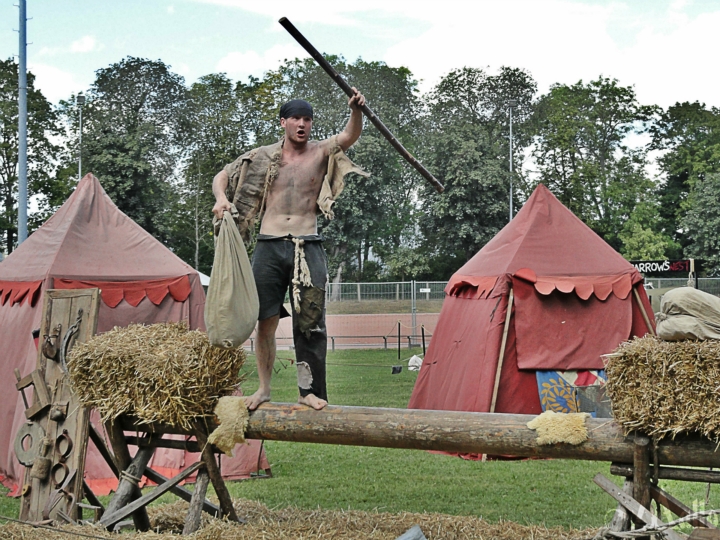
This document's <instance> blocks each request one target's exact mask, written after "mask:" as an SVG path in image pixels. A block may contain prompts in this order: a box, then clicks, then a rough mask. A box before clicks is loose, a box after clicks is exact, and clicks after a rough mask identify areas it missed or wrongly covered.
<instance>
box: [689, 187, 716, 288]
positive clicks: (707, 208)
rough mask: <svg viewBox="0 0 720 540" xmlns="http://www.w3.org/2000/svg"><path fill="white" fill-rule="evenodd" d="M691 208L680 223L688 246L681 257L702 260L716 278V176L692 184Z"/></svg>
mask: <svg viewBox="0 0 720 540" xmlns="http://www.w3.org/2000/svg"><path fill="white" fill-rule="evenodd" d="M690 198H691V204H690V205H689V207H688V211H687V213H686V214H685V216H684V218H683V220H682V223H681V224H682V226H683V227H684V228H685V230H686V231H687V238H688V240H689V242H690V243H689V245H688V246H687V247H686V248H685V254H686V255H687V256H689V257H693V258H696V259H702V260H703V261H704V262H705V269H706V270H707V271H708V273H709V274H710V275H715V276H717V275H719V274H720V235H718V231H720V173H710V174H706V175H704V176H703V177H702V178H699V179H697V180H696V182H695V185H694V188H693V191H692V193H691V196H690Z"/></svg>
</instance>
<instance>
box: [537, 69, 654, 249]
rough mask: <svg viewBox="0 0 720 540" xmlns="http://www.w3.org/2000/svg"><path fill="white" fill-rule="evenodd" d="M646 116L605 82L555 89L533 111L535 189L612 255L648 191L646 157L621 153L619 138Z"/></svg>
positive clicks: (629, 92)
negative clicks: (544, 190)
mask: <svg viewBox="0 0 720 540" xmlns="http://www.w3.org/2000/svg"><path fill="white" fill-rule="evenodd" d="M653 112H654V109H653V108H651V107H644V106H641V105H640V104H639V103H638V102H637V99H636V96H635V91H634V90H633V88H632V87H624V86H620V85H619V84H618V81H617V80H615V79H608V78H604V77H600V78H598V79H597V80H594V81H591V82H590V83H588V84H584V83H583V82H582V81H580V82H578V83H577V84H574V85H572V86H567V85H561V84H558V85H554V86H553V87H551V89H550V91H549V92H548V94H546V95H544V96H542V97H541V98H540V100H539V103H538V107H537V112H536V116H535V119H534V123H535V134H536V136H535V150H534V152H533V155H534V158H535V160H536V163H537V182H542V183H544V184H545V185H546V186H547V187H548V188H549V189H550V190H551V191H552V192H553V193H554V194H555V195H556V196H557V197H558V198H559V199H560V201H561V202H562V203H563V204H564V205H565V206H567V207H568V208H569V209H570V210H572V211H573V212H574V213H575V214H576V215H577V216H578V217H579V218H580V219H582V220H583V221H584V222H585V223H586V224H587V225H589V226H590V227H591V228H592V229H593V230H594V231H595V232H597V233H598V234H599V235H600V236H601V237H603V238H604V239H605V240H606V241H607V242H608V243H609V244H610V245H611V246H613V247H614V248H616V249H618V250H619V249H621V247H622V241H621V239H620V231H621V230H622V228H623V225H624V223H625V222H626V221H627V220H628V218H629V217H630V215H631V214H632V212H633V209H634V208H635V206H636V205H637V204H638V203H639V202H640V201H641V200H644V198H646V197H647V196H648V193H649V192H651V191H652V190H653V188H654V184H653V182H652V181H651V180H650V179H649V178H648V177H647V174H646V173H645V165H646V151H645V149H644V148H640V149H631V148H628V146H627V145H626V138H627V136H628V135H630V134H631V133H637V132H639V131H640V130H641V128H642V125H643V123H644V122H647V121H648V120H649V119H650V117H651V115H652V114H653Z"/></svg>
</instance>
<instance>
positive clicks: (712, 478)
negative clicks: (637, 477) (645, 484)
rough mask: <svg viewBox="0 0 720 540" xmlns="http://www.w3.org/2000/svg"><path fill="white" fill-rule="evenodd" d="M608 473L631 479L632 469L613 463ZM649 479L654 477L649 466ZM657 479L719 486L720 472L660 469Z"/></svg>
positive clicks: (675, 468)
mask: <svg viewBox="0 0 720 540" xmlns="http://www.w3.org/2000/svg"><path fill="white" fill-rule="evenodd" d="M610 472H611V473H612V474H614V475H615V476H625V477H632V475H633V467H632V465H628V464H626V463H613V464H611V465H610ZM648 472H649V474H650V478H653V477H654V475H655V468H654V467H653V466H652V465H650V468H649V470H648ZM658 478H659V479H661V480H682V481H683V482H702V483H704V484H707V483H710V484H720V471H702V470H698V469H683V468H679V467H660V469H659V474H658Z"/></svg>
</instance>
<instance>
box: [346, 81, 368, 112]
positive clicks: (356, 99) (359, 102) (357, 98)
mask: <svg viewBox="0 0 720 540" xmlns="http://www.w3.org/2000/svg"><path fill="white" fill-rule="evenodd" d="M352 91H353V96H352V97H351V98H350V99H348V106H349V107H350V108H351V109H352V110H353V111H358V110H360V107H363V106H364V105H365V96H363V95H362V94H361V93H360V92H358V89H357V88H355V87H354V86H353V87H352Z"/></svg>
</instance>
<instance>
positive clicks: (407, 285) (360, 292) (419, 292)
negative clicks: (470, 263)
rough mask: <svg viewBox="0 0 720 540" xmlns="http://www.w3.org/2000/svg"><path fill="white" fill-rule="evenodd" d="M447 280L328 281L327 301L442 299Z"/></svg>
mask: <svg viewBox="0 0 720 540" xmlns="http://www.w3.org/2000/svg"><path fill="white" fill-rule="evenodd" d="M447 283H448V282H447V281H391V282H383V283H329V284H328V286H327V291H326V293H325V294H326V300H327V301H328V302H365V301H370V300H388V301H396V302H400V301H403V300H412V299H413V298H415V299H416V300H417V301H422V300H442V299H443V298H444V297H445V293H444V292H443V290H444V289H445V286H446V285H447Z"/></svg>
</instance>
